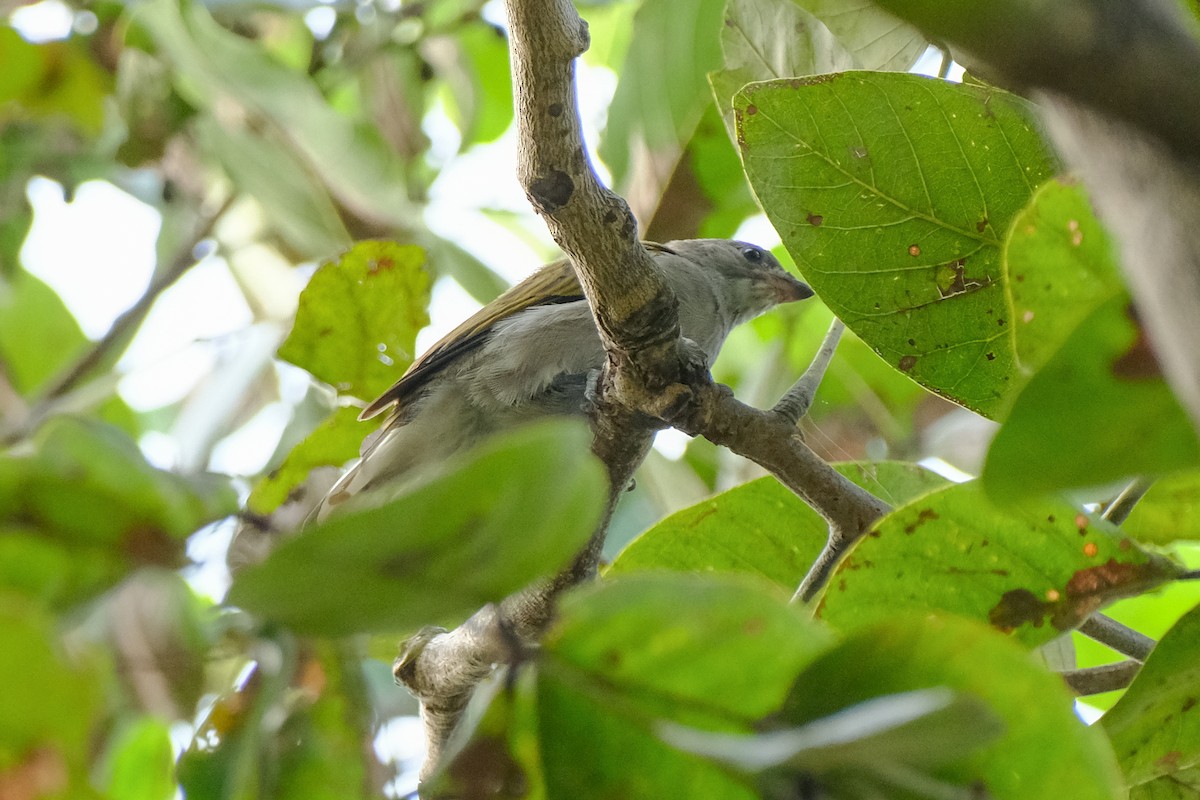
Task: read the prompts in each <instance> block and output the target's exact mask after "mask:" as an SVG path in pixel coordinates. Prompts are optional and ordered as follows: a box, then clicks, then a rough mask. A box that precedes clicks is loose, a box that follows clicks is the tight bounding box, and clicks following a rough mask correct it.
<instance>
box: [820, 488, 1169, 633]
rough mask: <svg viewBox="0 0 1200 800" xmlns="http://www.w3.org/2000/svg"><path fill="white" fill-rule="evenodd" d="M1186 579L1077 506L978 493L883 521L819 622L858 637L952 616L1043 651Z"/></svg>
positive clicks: (942, 499) (847, 563) (927, 500)
mask: <svg viewBox="0 0 1200 800" xmlns="http://www.w3.org/2000/svg"><path fill="white" fill-rule="evenodd" d="M1180 570H1181V568H1180V567H1178V566H1176V565H1175V564H1174V563H1172V562H1170V561H1167V560H1166V559H1164V558H1161V557H1159V556H1154V555H1152V554H1149V553H1146V552H1144V551H1142V550H1141V549H1139V548H1138V547H1136V546H1135V545H1134V544H1133V543H1132V542H1131V541H1130V540H1129V539H1126V538H1121V537H1120V535H1119V532H1118V531H1117V530H1116V529H1115V528H1113V526H1111V525H1109V524H1108V523H1106V522H1104V521H1102V520H1099V519H1094V518H1092V517H1089V516H1088V515H1086V514H1084V513H1083V512H1081V511H1077V510H1076V509H1074V508H1073V507H1071V506H1070V505H1067V504H1065V503H1058V502H1047V503H1044V504H1038V505H1021V506H1014V507H1011V508H1005V509H1001V508H998V507H996V506H994V505H992V504H991V503H990V502H989V501H988V499H987V497H986V496H985V495H984V493H983V491H982V489H981V488H980V487H979V485H978V483H977V482H971V483H965V484H958V485H955V486H949V487H947V488H945V489H942V490H939V491H936V492H933V493H931V494H927V495H925V496H923V497H921V498H919V499H917V500H916V501H913V502H911V503H908V504H907V505H904V506H901V507H900V508H897V509H896V510H895V511H893V512H892V513H891V514H888V515H887V516H886V517H884V518H883V519H881V520H880V521H878V522H877V523H876V524H875V525H874V526H873V528H872V530H871V531H870V532H869V533H868V534H867V535H866V536H864V537H863V539H862V540H861V541H860V542H859V543H858V545H857V546H856V547H855V548H854V549H853V550H852V551H851V552H850V554H849V555H848V556H846V558H845V559H844V560H843V561H842V562H841V563H840V564H839V565H838V567H837V570H836V571H835V572H834V575H833V577H832V578H831V580H830V582H829V586H828V588H827V589H826V591H825V595H824V597H823V598H822V600H821V603H820V605H819V607H818V611H817V614H818V616H819V617H821V618H822V619H824V620H825V621H826V622H828V623H829V624H831V625H833V626H834V627H835V628H838V629H841V630H851V629H854V628H856V627H858V626H860V625H864V624H874V623H876V622H879V621H881V620H884V619H887V618H888V617H889V616H891V615H892V614H895V613H896V612H898V611H901V610H909V609H911V610H914V611H941V612H948V613H952V614H958V615H960V616H965V617H970V618H972V619H976V620H979V621H981V622H990V623H991V624H992V625H994V626H995V627H997V628H999V629H1001V630H1003V631H1006V632H1011V633H1012V634H1013V636H1014V638H1016V639H1017V640H1018V641H1020V642H1022V643H1024V644H1026V645H1028V646H1035V645H1039V644H1043V643H1045V642H1048V641H1050V640H1051V639H1053V638H1055V637H1056V636H1058V635H1059V634H1061V633H1062V632H1063V631H1065V630H1069V629H1070V628H1073V627H1075V626H1076V625H1078V624H1079V623H1080V622H1082V621H1083V620H1084V619H1085V618H1086V617H1087V616H1088V615H1090V614H1091V613H1092V612H1093V611H1095V610H1096V609H1098V608H1100V607H1101V606H1103V605H1105V604H1107V603H1109V602H1112V601H1113V600H1116V599H1118V598H1120V597H1128V596H1130V595H1135V594H1140V593H1141V592H1144V591H1147V590H1149V589H1152V588H1154V587H1155V586H1158V585H1160V584H1162V583H1164V582H1166V581H1169V580H1172V579H1173V578H1175V577H1176V576H1177V575H1178V574H1179V572H1180Z"/></svg>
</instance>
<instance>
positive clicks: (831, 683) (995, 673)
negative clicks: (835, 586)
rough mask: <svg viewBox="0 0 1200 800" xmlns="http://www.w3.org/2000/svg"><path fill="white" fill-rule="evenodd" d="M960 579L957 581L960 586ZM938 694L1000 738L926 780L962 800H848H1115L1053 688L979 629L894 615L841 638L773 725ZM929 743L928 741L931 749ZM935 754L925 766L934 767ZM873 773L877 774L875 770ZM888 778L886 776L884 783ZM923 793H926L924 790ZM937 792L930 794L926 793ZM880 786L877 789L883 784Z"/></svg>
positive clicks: (1113, 776) (847, 783)
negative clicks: (873, 702) (967, 699)
mask: <svg viewBox="0 0 1200 800" xmlns="http://www.w3.org/2000/svg"><path fill="white" fill-rule="evenodd" d="M960 577H961V576H960ZM934 687H945V688H947V689H951V690H953V691H956V692H961V693H963V694H964V695H967V696H974V697H977V698H979V699H980V700H982V701H983V702H985V703H986V704H987V707H988V708H989V709H990V711H991V712H992V714H994V715H996V716H998V717H999V719H1000V721H1001V723H1002V724H1003V728H1004V732H1003V735H1002V736H1000V737H999V738H998V739H996V740H995V741H994V742H992V743H991V744H988V745H986V746H984V747H983V748H982V749H979V750H977V751H975V752H974V753H973V754H971V755H967V756H966V757H965V758H960V759H957V760H956V762H955V763H954V764H951V765H945V766H938V767H936V768H935V769H933V771H932V775H931V776H929V777H932V778H934V779H938V780H940V781H944V782H945V784H948V785H945V784H944V785H943V788H946V789H948V788H950V787H951V786H958V787H975V788H974V789H973V790H972V791H969V792H967V793H965V794H953V795H952V794H949V793H943V794H937V795H931V794H922V793H920V792H918V791H915V787H911V788H909V790H908V791H905V792H900V793H899V794H896V793H895V788H894V785H893V786H892V787H890V791H887V792H885V793H882V794H880V793H878V792H876V793H874V794H871V793H864V794H851V795H849V796H851V797H905V798H907V797H913V796H917V797H932V796H937V797H974V796H977V795H976V792H978V796H984V797H988V798H994V800H1064V798H1071V800H1116V798H1118V797H1119V796H1120V794H1119V792H1118V787H1119V784H1120V777H1119V774H1118V772H1117V769H1116V764H1115V762H1114V759H1113V754H1112V750H1111V748H1110V747H1109V745H1108V742H1107V741H1106V740H1105V738H1104V736H1103V735H1102V734H1100V733H1099V732H1098V731H1096V730H1094V729H1091V728H1088V727H1087V726H1086V725H1084V724H1083V723H1082V722H1081V721H1080V720H1079V719H1078V718H1077V717H1076V716H1075V713H1074V709H1073V707H1072V702H1071V700H1072V698H1071V697H1070V695H1069V694H1068V693H1067V691H1066V688H1065V687H1064V686H1063V684H1062V681H1061V679H1060V678H1059V677H1058V676H1056V675H1052V674H1050V673H1048V672H1046V671H1045V669H1044V668H1042V667H1041V666H1040V665H1039V664H1037V663H1036V662H1035V660H1034V659H1033V658H1032V657H1031V656H1030V655H1029V654H1028V653H1025V652H1023V651H1022V650H1021V649H1020V648H1018V647H1016V646H1015V645H1014V644H1013V643H1012V642H1009V641H1005V640H1004V638H1003V637H1002V636H999V635H997V634H996V633H995V631H992V630H989V629H987V628H986V627H984V626H982V625H977V624H973V623H970V622H968V621H966V620H960V619H955V618H953V617H939V616H931V615H929V614H925V613H921V614H911V615H896V616H893V617H892V618H890V619H888V620H887V621H886V622H881V623H879V624H877V625H873V626H870V627H868V628H865V629H862V630H859V631H856V632H854V633H852V634H850V635H849V636H848V637H847V638H846V639H845V640H844V641H843V642H842V643H841V644H839V645H838V646H837V647H835V648H833V649H831V650H830V651H829V652H828V653H826V654H825V655H823V656H819V657H818V658H817V659H816V660H814V661H813V663H812V664H810V665H809V666H808V667H807V668H806V669H805V670H804V671H803V672H801V673H800V674H799V675H798V676H797V678H796V682H795V686H794V687H793V690H792V692H791V695H790V696H789V698H788V700H787V702H786V703H785V704H784V708H783V711H782V713H781V714H779V715H778V720H779V722H780V723H781V724H784V725H796V724H802V723H809V722H812V721H815V720H820V719H822V718H824V717H828V716H829V715H830V714H834V713H836V712H838V711H840V710H842V709H843V708H845V707H846V706H850V705H853V704H855V703H858V702H862V701H865V700H869V699H871V698H876V697H886V696H889V695H896V694H899V693H902V692H911V691H914V690H922V689H931V688H934ZM934 741H936V739H935V740H934ZM936 756H937V753H936V752H935V753H933V754H931V756H930V758H936ZM873 766H874V767H875V768H876V769H879V770H880V771H881V772H882V771H883V770H882V768H883V767H884V764H882V763H880V762H879V761H877V762H875V763H874V764H873ZM892 774H893V775H894V774H895V773H892ZM837 777H838V778H839V779H838V780H827V781H825V782H823V783H824V784H825V786H826V787H827V788H829V789H830V790H831V791H832V796H837V797H841V796H846V795H843V794H842V793H841V791H840V790H841V789H850V788H852V787H854V786H856V785H858V786H861V778H862V777H864V776H863V771H862V770H861V769H854V768H853V767H852V768H851V769H850V770H844V771H843V772H842V774H841V775H840V776H837ZM926 785H928V784H926ZM935 785H936V784H935ZM885 786H886V784H885Z"/></svg>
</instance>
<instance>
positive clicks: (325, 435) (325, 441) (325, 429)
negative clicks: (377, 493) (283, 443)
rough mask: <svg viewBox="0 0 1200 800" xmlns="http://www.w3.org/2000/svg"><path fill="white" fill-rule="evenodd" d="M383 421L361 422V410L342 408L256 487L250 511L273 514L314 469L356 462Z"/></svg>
mask: <svg viewBox="0 0 1200 800" xmlns="http://www.w3.org/2000/svg"><path fill="white" fill-rule="evenodd" d="M381 421H382V420H381V419H380V418H379V417H376V418H375V420H374V421H368V422H359V420H358V409H357V408H354V407H343V408H339V409H338V410H337V411H335V412H334V413H333V414H332V415H330V416H329V418H328V419H326V420H325V421H324V422H322V423H321V424H320V425H318V426H317V428H316V430H314V431H313V432H312V433H310V434H309V435H308V436H307V437H305V439H304V441H302V442H300V444H298V445H296V446H295V447H293V448H292V450H291V451H290V452H289V453H288V454H287V456H286V457H285V458H284V459H283V463H282V464H280V465H279V466H278V467H276V468H275V469H273V470H271V473H270V474H269V475H267V476H266V477H264V478H263V479H262V480H261V481H259V482H258V483H257V484H256V485H255V487H254V490H253V491H252V492H250V497H249V499H247V500H246V507H247V508H248V509H250V510H251V511H253V512H255V513H256V514H270V513H271V512H272V511H274V510H275V509H277V508H278V507H279V506H280V505H281V504H282V503H283V501H284V500H286V499H287V497H288V495H289V494H290V493H291V491H292V490H293V489H295V488H296V487H297V486H299V485H300V484H302V483H304V481H305V479H306V478H308V473H309V472H311V471H312V469H313V468H314V467H323V466H331V467H340V466H342V465H344V464H345V463H346V462H347V461H349V460H350V459H352V458H355V457H356V456H357V455H358V453H359V448H360V447H361V445H362V441H363V439H364V438H365V437H366V436H367V435H368V434H370V433H371V432H372V431H374V430H375V429H376V428H378V427H379V424H380V422H381Z"/></svg>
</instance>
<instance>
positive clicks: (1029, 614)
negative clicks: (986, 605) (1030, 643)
mask: <svg viewBox="0 0 1200 800" xmlns="http://www.w3.org/2000/svg"><path fill="white" fill-rule="evenodd" d="M1045 616H1046V604H1045V603H1044V602H1042V601H1041V600H1039V599H1038V598H1037V595H1035V594H1034V593H1033V592H1031V591H1029V590H1028V589H1011V590H1009V591H1007V592H1005V593H1004V594H1003V595H1001V596H1000V602H998V603H996V605H994V606H992V608H991V610H990V611H988V622H990V623H991V624H992V626H993V627H996V628H999V629H1000V630H1002V631H1004V632H1005V633H1008V632H1009V631H1013V630H1015V629H1017V628H1019V627H1021V626H1022V625H1025V624H1026V623H1028V624H1031V625H1033V626H1034V627H1035V628H1040V627H1041V626H1042V623H1043V622H1045Z"/></svg>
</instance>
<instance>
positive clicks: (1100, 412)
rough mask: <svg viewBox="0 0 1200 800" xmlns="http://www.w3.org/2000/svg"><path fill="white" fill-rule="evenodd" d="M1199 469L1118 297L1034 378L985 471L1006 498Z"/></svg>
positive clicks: (1184, 427) (993, 489)
mask: <svg viewBox="0 0 1200 800" xmlns="http://www.w3.org/2000/svg"><path fill="white" fill-rule="evenodd" d="M1198 464H1200V444H1198V443H1197V440H1196V434H1195V432H1194V429H1193V428H1192V425H1191V423H1190V421H1189V420H1188V418H1187V416H1186V415H1185V414H1184V412H1183V409H1182V408H1180V406H1179V402H1178V401H1177V400H1176V399H1175V396H1174V395H1173V394H1172V393H1171V389H1170V387H1168V386H1167V384H1166V382H1165V381H1164V380H1163V378H1162V375H1161V373H1160V372H1159V369H1158V362H1157V361H1156V360H1155V358H1154V355H1153V353H1152V352H1151V350H1150V347H1149V345H1148V344H1147V342H1146V339H1145V334H1144V333H1143V332H1142V331H1141V328H1140V327H1139V326H1138V324H1137V322H1136V321H1135V320H1134V319H1133V318H1132V317H1131V307H1130V305H1129V299H1128V297H1126V296H1125V295H1123V294H1118V295H1117V296H1115V297H1113V298H1112V299H1110V300H1108V301H1106V302H1105V303H1103V304H1102V305H1101V306H1100V307H1099V308H1097V309H1096V310H1095V311H1094V312H1093V313H1092V314H1091V315H1089V316H1088V318H1087V319H1086V320H1084V321H1083V323H1082V324H1080V325H1079V326H1078V327H1077V328H1076V329H1075V331H1074V332H1073V333H1072V334H1071V336H1070V337H1069V338H1068V339H1067V341H1066V343H1065V344H1063V346H1062V347H1061V348H1060V349H1059V350H1058V352H1057V353H1055V354H1054V356H1053V357H1052V358H1051V359H1050V361H1049V362H1048V363H1046V365H1045V366H1044V367H1042V369H1041V370H1040V371H1039V372H1038V373H1037V374H1036V375H1034V376H1033V378H1032V379H1030V381H1029V383H1028V385H1026V386H1025V388H1024V389H1023V390H1022V391H1021V394H1020V396H1018V397H1017V400H1016V403H1015V404H1014V405H1013V408H1012V412H1011V414H1010V415H1009V418H1008V420H1007V421H1006V422H1005V424H1004V425H1003V426H1002V427H1001V428H1000V431H999V432H998V433H997V434H996V438H995V439H994V440H993V441H992V446H991V449H989V451H988V456H987V462H986V463H985V465H984V469H983V481H984V484H985V486H986V487H987V489H988V492H989V493H990V494H992V495H994V496H995V497H997V498H1012V497H1014V496H1017V495H1022V494H1036V493H1043V492H1051V491H1054V490H1057V489H1066V488H1072V487H1092V486H1099V485H1103V484H1106V483H1109V482H1112V481H1115V480H1118V479H1120V478H1123V477H1126V476H1129V475H1139V474H1150V475H1154V474H1161V473H1164V472H1168V471H1171V470H1178V469H1184V468H1187V467H1194V466H1197V465H1198Z"/></svg>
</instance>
